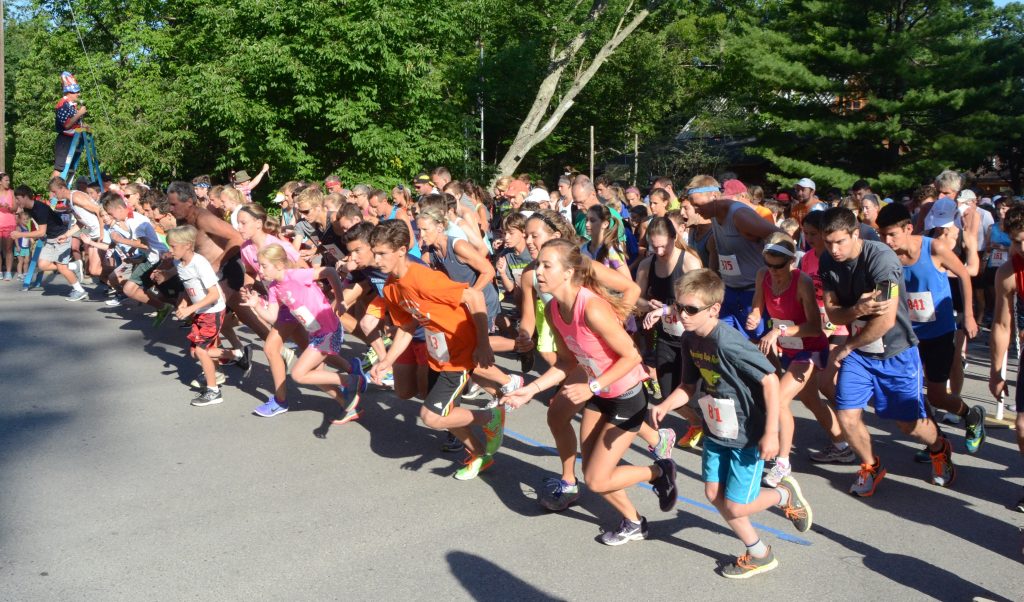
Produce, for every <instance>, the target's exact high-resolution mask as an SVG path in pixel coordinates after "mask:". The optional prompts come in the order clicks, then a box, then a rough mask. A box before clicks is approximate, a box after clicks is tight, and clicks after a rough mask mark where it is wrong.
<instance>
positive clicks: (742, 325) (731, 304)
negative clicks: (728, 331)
mask: <svg viewBox="0 0 1024 602" xmlns="http://www.w3.org/2000/svg"><path fill="white" fill-rule="evenodd" d="M753 301H754V289H752V288H751V289H750V290H745V289H737V288H729V287H728V286H727V287H725V298H724V299H723V300H722V310H721V311H720V312H718V319H719V320H721V321H723V322H725V323H726V324H728V325H729V326H732V327H733V328H735V329H736V330H738V331H740V332H743V333H746V335H747V336H748V337H750V338H752V339H756V338H760V337H761V335H763V334H764V333H765V331H766V330H767V329H766V328H765V320H764V318H763V317H762V318H761V322H760V323H759V324H758V325H757V328H755V329H754V330H747V316H749V315H750V312H751V310H752V309H753Z"/></svg>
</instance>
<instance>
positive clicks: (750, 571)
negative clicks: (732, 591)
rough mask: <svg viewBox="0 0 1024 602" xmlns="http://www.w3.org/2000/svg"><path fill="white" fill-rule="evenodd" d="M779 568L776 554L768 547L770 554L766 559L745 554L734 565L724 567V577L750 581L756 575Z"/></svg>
mask: <svg viewBox="0 0 1024 602" xmlns="http://www.w3.org/2000/svg"><path fill="white" fill-rule="evenodd" d="M778 566H779V561H778V560H776V559H775V552H773V551H772V547H771V546H768V554H767V555H765V557H764V558H756V557H754V556H751V555H750V554H744V555H743V556H740V557H739V558H737V559H736V560H735V562H733V563H732V564H728V565H726V566H724V567H722V576H723V577H725V578H727V579H749V578H751V577H753V576H754V575H759V574H761V573H767V572H768V571H770V570H772V569H774V568H778Z"/></svg>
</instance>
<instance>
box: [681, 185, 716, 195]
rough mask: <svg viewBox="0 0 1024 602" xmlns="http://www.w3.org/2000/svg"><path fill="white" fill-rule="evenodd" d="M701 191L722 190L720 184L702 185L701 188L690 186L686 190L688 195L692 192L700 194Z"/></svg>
mask: <svg viewBox="0 0 1024 602" xmlns="http://www.w3.org/2000/svg"><path fill="white" fill-rule="evenodd" d="M701 192H721V189H720V188H719V187H718V186H701V187H700V188H690V189H689V190H687V191H686V196H690V195H691V194H699V193H701Z"/></svg>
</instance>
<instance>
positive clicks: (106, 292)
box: [103, 286, 117, 297]
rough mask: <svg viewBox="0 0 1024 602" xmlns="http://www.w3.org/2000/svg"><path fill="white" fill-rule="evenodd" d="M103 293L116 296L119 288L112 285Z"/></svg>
mask: <svg viewBox="0 0 1024 602" xmlns="http://www.w3.org/2000/svg"><path fill="white" fill-rule="evenodd" d="M103 294H104V295H106V296H108V297H116V296H117V289H116V288H114V287H112V286H107V288H106V290H104V291H103Z"/></svg>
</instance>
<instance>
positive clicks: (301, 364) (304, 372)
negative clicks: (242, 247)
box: [242, 244, 366, 424]
mask: <svg viewBox="0 0 1024 602" xmlns="http://www.w3.org/2000/svg"><path fill="white" fill-rule="evenodd" d="M258 258H259V264H260V271H261V273H262V277H263V278H264V280H265V281H266V282H268V283H269V284H270V286H269V287H268V288H267V293H268V294H267V299H266V301H265V302H264V300H263V299H262V298H261V297H260V296H259V294H257V293H255V292H253V291H252V290H251V289H248V288H246V289H242V296H243V300H244V304H245V305H246V306H247V307H251V308H252V310H253V311H254V312H256V315H258V316H259V317H260V318H261V319H263V320H265V321H266V322H267V323H268V324H275V323H277V319H278V315H279V314H280V308H281V307H282V306H284V307H286V308H288V311H290V312H291V314H292V315H293V316H294V317H295V319H296V320H298V322H299V324H301V325H302V326H303V327H305V329H306V330H307V331H308V332H309V346H307V347H306V350H305V351H303V352H302V355H300V356H299V359H297V360H296V361H295V365H294V366H293V367H292V378H293V379H295V382H297V383H299V384H304V385H316V386H317V387H319V388H320V389H321V390H323V391H324V392H325V393H327V394H328V395H330V396H331V397H332V398H334V400H335V401H337V402H338V403H339V404H340V405H341V409H342V413H341V416H339V417H338V418H336V419H335V420H334V424H345V423H347V422H350V421H352V420H355V419H356V418H358V417H359V415H360V412H359V411H358V409H357V408H358V406H359V396H360V395H362V394H363V393H364V392H365V391H366V379H365V378H364V376H363V368H362V365H361V364H360V363H359V360H353V361H351V362H344V363H345V364H348V366H346V368H347V371H348V372H349V376H344V375H342V374H340V373H337V372H330V371H328V370H324V369H323V365H324V362H325V361H326V359H327V357H328V356H331V355H333V356H340V355H341V344H342V343H343V342H344V340H345V330H344V328H342V326H341V320H339V319H338V315H337V314H336V313H335V311H334V308H333V307H332V306H331V304H330V303H329V302H328V301H327V297H326V296H325V295H324V293H323V291H322V290H320V287H319V285H318V284H317V282H316V281H317V280H323V279H327V280H328V281H330V283H331V287H332V288H333V289H334V291H335V295H340V293H341V287H342V284H341V279H340V278H339V277H338V272H337V271H335V269H334V268H323V267H321V268H313V269H295V268H293V267H292V265H293V264H292V263H291V262H290V261H289V260H288V253H287V252H286V251H285V250H284V246H283V245H279V244H272V245H268V246H266V247H264V248H262V249H260V252H259V254H258Z"/></svg>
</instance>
